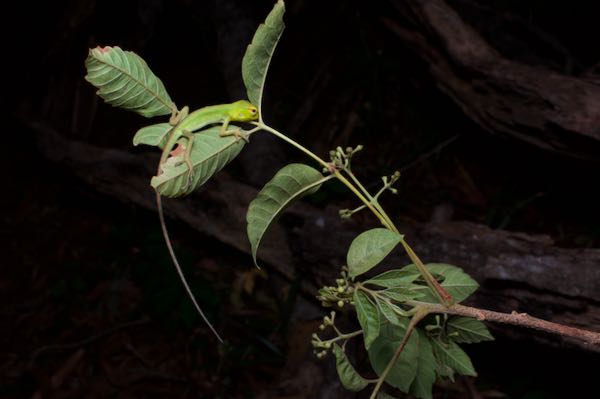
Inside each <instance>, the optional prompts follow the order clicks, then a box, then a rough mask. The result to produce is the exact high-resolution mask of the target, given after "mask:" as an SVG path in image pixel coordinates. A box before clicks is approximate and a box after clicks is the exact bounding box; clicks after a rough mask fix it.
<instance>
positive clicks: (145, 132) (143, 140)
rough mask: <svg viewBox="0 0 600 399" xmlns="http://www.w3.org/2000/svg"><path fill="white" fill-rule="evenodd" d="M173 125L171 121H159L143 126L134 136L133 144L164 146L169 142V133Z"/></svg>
mask: <svg viewBox="0 0 600 399" xmlns="http://www.w3.org/2000/svg"><path fill="white" fill-rule="evenodd" d="M172 127H173V126H171V125H170V124H169V123H157V124H156V125H150V126H146V127H143V128H141V129H139V130H138V131H137V132H136V133H135V136H133V145H136V146H137V145H139V144H146V145H153V146H158V147H160V148H163V146H164V145H165V144H166V142H167V134H168V133H169V131H170V130H171V128H172Z"/></svg>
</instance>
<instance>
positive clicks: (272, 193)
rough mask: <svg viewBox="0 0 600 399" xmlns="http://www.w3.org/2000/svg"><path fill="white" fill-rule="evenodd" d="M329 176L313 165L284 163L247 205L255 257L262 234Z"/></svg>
mask: <svg viewBox="0 0 600 399" xmlns="http://www.w3.org/2000/svg"><path fill="white" fill-rule="evenodd" d="M329 179H330V176H327V177H323V175H322V174H321V172H319V171H318V170H316V169H314V168H311V167H310V166H307V165H303V164H299V163H293V164H290V165H287V166H284V167H283V168H281V169H280V170H279V172H277V173H276V174H275V176H274V177H273V178H272V179H271V181H269V182H268V183H267V184H265V186H264V187H263V189H262V190H260V192H259V193H258V195H257V196H256V198H255V199H254V200H252V202H251V203H250V205H249V206H248V213H247V214H246V222H247V226H246V232H247V233H248V239H249V240H250V246H251V248H252V258H253V259H254V264H255V265H257V266H258V264H257V262H256V253H257V251H258V246H259V245H260V241H261V240H262V237H263V235H264V234H265V232H266V231H267V229H268V228H269V226H270V225H271V223H273V222H274V221H275V220H276V219H277V217H278V216H279V215H280V214H281V213H282V212H283V211H284V210H285V209H286V208H287V207H288V206H290V205H291V204H293V203H294V201H297V200H298V199H300V198H302V197H304V196H305V195H308V194H312V193H314V192H316V191H317V190H318V189H319V187H321V184H322V183H323V182H325V181H327V180H329Z"/></svg>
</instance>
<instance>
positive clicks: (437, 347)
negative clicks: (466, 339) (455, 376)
mask: <svg viewBox="0 0 600 399" xmlns="http://www.w3.org/2000/svg"><path fill="white" fill-rule="evenodd" d="M432 343H433V345H432V346H433V353H434V355H435V357H436V359H437V360H438V362H439V363H440V364H442V365H445V366H448V367H450V368H451V369H452V370H454V371H456V372H457V373H459V374H462V375H470V376H473V377H476V376H477V372H476V371H475V368H473V364H472V363H471V359H469V355H467V354H466V353H465V352H464V351H463V350H462V349H461V348H460V346H458V344H456V343H454V342H452V341H450V342H442V341H440V340H439V339H434V340H433V341H432Z"/></svg>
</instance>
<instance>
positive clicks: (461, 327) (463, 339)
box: [446, 316, 494, 344]
mask: <svg viewBox="0 0 600 399" xmlns="http://www.w3.org/2000/svg"><path fill="white" fill-rule="evenodd" d="M446 328H447V330H448V336H449V337H450V338H451V339H452V341H454V342H458V343H465V344H473V343H477V342H482V341H493V340H494V337H492V334H490V331H489V330H488V329H487V327H486V326H485V324H483V322H481V321H479V320H476V319H473V318H471V317H461V316H452V317H450V319H449V320H448V323H447V324H446Z"/></svg>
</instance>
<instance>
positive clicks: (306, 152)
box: [253, 122, 329, 169]
mask: <svg viewBox="0 0 600 399" xmlns="http://www.w3.org/2000/svg"><path fill="white" fill-rule="evenodd" d="M253 124H254V125H256V126H257V127H259V128H261V129H262V130H265V131H267V132H269V133H271V134H272V135H274V136H277V137H279V138H280V139H281V140H283V141H285V142H287V143H288V144H291V145H292V146H294V147H296V148H297V149H299V150H300V151H302V152H303V153H305V154H306V155H308V156H309V157H311V158H312V159H314V160H315V161H317V162H318V163H319V164H320V165H321V166H323V167H324V168H327V169H329V164H328V163H327V162H325V161H324V160H323V159H321V158H320V157H319V156H318V155H316V154H315V153H313V152H312V151H310V150H309V149H307V148H306V147H304V146H303V145H302V144H299V143H297V142H296V141H294V140H292V139H291V138H289V137H288V136H286V135H285V134H283V133H280V132H279V131H277V130H275V129H273V128H272V127H270V126H267V125H265V124H264V123H261V122H253Z"/></svg>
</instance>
